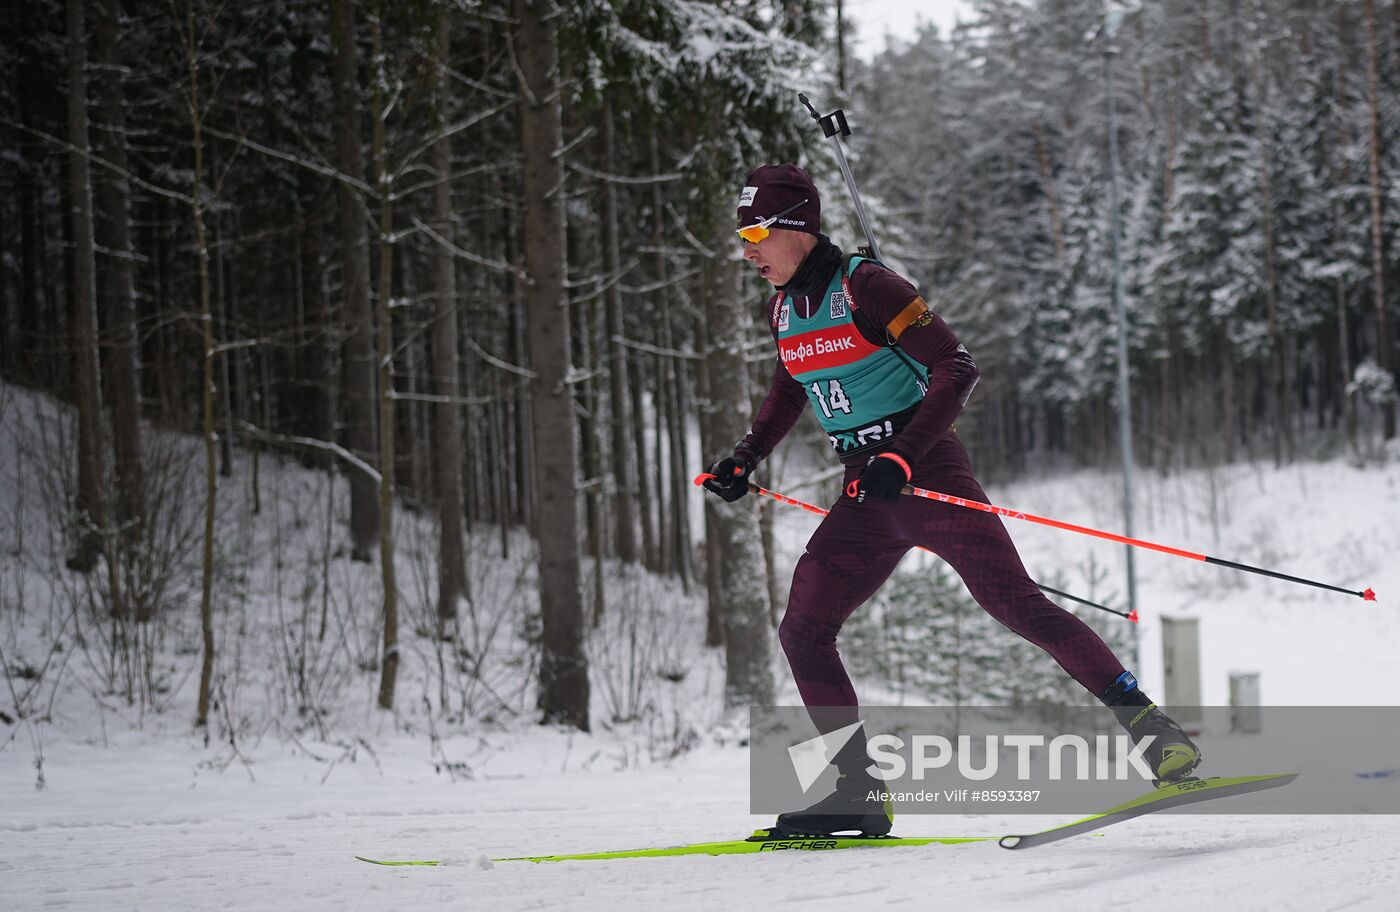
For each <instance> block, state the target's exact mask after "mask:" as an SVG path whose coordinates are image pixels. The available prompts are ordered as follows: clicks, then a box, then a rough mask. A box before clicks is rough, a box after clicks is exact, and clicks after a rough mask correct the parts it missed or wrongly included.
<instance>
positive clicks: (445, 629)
mask: <svg viewBox="0 0 1400 912" xmlns="http://www.w3.org/2000/svg"><path fill="white" fill-rule="evenodd" d="M451 34H452V32H451V20H450V18H449V17H448V15H447V7H446V6H439V7H438V13H437V60H436V65H435V66H433V67H432V91H433V99H434V105H435V108H436V111H435V113H436V115H437V128H438V131H439V134H440V135H439V138H438V140H437V142H436V143H434V144H433V167H434V168H435V169H436V170H437V173H438V183H437V185H436V186H435V187H434V188H433V230H434V231H436V232H437V233H438V234H440V235H441V236H442V237H444V238H446V239H448V240H452V237H453V230H452V185H451V184H450V183H449V182H448V177H449V176H450V175H451V173H452V140H451V139H450V138H449V137H447V136H444V135H441V133H442V131H443V130H444V129H445V128H446V125H447V110H446V109H447V103H448V94H447V92H446V89H445V87H444V85H443V76H442V73H443V69H444V68H446V67H447V66H448V62H449V57H450V53H451ZM433 267H434V268H433V298H434V300H435V302H436V309H435V311H434V314H435V316H434V319H433V388H434V391H435V392H436V393H437V394H438V395H439V396H442V397H444V401H442V402H439V403H437V404H436V405H435V406H434V408H433V411H434V415H433V449H434V453H435V458H434V462H435V463H436V468H437V481H438V483H437V507H438V531H439V539H438V541H439V561H438V605H437V614H438V628H439V630H438V632H439V634H440V635H443V636H448V635H451V634H452V632H453V631H454V630H455V627H456V624H457V603H458V602H459V601H461V600H462V598H463V597H464V596H465V595H466V592H467V565H466V544H465V542H463V540H462V422H461V417H460V414H461V413H460V409H461V405H459V404H458V403H457V402H456V401H455V400H456V399H457V391H458V372H459V370H460V367H459V365H458V363H457V263H456V261H455V259H454V258H453V255H452V251H450V250H448V249H447V248H445V247H444V246H443V245H441V244H439V245H438V246H437V247H436V248H435V249H434V253H433Z"/></svg>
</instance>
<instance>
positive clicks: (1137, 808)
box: [998, 773, 1298, 849]
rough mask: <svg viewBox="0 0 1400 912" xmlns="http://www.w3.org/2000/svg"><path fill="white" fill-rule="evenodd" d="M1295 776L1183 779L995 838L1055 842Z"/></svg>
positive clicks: (1018, 844) (1013, 844) (1018, 843)
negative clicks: (1071, 817) (1079, 814)
mask: <svg viewBox="0 0 1400 912" xmlns="http://www.w3.org/2000/svg"><path fill="white" fill-rule="evenodd" d="M1297 778H1298V774H1297V773H1271V774H1268V775H1263V776H1229V777H1220V776H1215V777H1212V778H1209V779H1186V780H1183V781H1181V782H1174V783H1171V784H1169V785H1163V786H1161V787H1160V788H1158V789H1157V791H1155V792H1150V793H1148V794H1146V795H1142V796H1139V797H1137V798H1134V799H1132V800H1131V801H1125V802H1123V803H1122V804H1119V805H1116V806H1114V807H1111V808H1109V809H1108V810H1106V811H1102V812H1100V813H1098V814H1092V815H1090V816H1088V817H1084V818H1082V819H1080V820H1073V821H1071V822H1069V823H1064V824H1061V825H1059V826H1056V827H1051V828H1050V829H1048V830H1041V831H1040V832H1038V833H1026V834H1024V835H1020V836H1003V837H1001V839H1000V840H998V844H999V845H1000V846H1001V847H1002V848H1003V849H1030V848H1034V847H1036V846H1041V845H1045V844H1047V843H1051V842H1058V841H1059V840H1061V839H1068V838H1069V837H1071V836H1078V835H1080V834H1081V833H1089V832H1093V831H1094V830H1099V829H1102V828H1103V827H1106V826H1112V825H1113V824H1115V823H1122V822H1123V821H1125V820H1132V819H1133V818H1134V817H1141V816H1143V815H1144V814H1154V813H1156V812H1158V811H1165V810H1167V809H1168V808H1174V807H1181V806H1182V805H1186V804H1195V803H1196V802H1199V801H1211V800H1214V799H1216V798H1229V797H1232V796H1234V795H1245V794H1248V793H1250V792H1260V791H1263V790H1264V789H1272V788H1281V787H1282V786H1285V785H1288V784H1289V783H1290V782H1292V781H1293V780H1294V779H1297Z"/></svg>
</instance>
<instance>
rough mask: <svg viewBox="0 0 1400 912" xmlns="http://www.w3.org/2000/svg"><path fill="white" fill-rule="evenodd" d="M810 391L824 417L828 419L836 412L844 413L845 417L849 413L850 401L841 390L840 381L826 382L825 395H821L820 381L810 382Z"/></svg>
mask: <svg viewBox="0 0 1400 912" xmlns="http://www.w3.org/2000/svg"><path fill="white" fill-rule="evenodd" d="M811 390H812V395H813V396H814V397H816V400H817V404H818V405H820V406H821V409H822V414H824V415H826V417H828V418H830V417H831V416H832V415H833V414H834V413H836V412H845V413H846V414H847V415H849V414H850V413H851V400H850V398H849V397H848V396H847V395H846V391H845V390H843V389H842V388H841V381H840V380H828V381H827V384H826V393H825V395H823V393H822V383H821V381H820V380H814V381H812V386H811Z"/></svg>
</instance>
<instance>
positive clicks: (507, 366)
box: [467, 338, 540, 380]
mask: <svg viewBox="0 0 1400 912" xmlns="http://www.w3.org/2000/svg"><path fill="white" fill-rule="evenodd" d="M467 347H468V348H470V349H471V350H472V351H474V352H476V353H477V354H478V355H480V356H481V360H483V361H485V362H486V363H487V364H490V365H492V366H494V367H499V368H500V369H501V370H503V371H509V372H510V373H512V374H517V375H519V376H521V377H525V378H526V379H528V380H538V379H540V375H539V374H537V373H535V372H534V371H532V370H530V369H529V368H528V367H518V366H517V365H514V364H511V363H510V362H509V361H502V360H501V359H500V358H497V357H496V356H495V355H493V354H491V353H490V352H488V351H486V349H484V348H482V347H481V346H480V345H477V344H476V340H475V339H470V338H469V339H467Z"/></svg>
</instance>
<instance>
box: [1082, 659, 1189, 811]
mask: <svg viewBox="0 0 1400 912" xmlns="http://www.w3.org/2000/svg"><path fill="white" fill-rule="evenodd" d="M1099 699H1100V700H1102V701H1103V703H1104V705H1105V706H1107V707H1108V708H1109V709H1111V710H1113V714H1114V715H1115V716H1117V717H1118V721H1119V723H1120V724H1121V725H1122V726H1123V727H1124V728H1125V729H1127V730H1128V736H1129V737H1131V738H1132V739H1133V742H1134V743H1137V742H1139V741H1142V740H1143V739H1144V738H1146V737H1147V736H1148V735H1153V736H1155V737H1154V739H1153V741H1152V744H1151V745H1150V746H1149V747H1148V748H1147V749H1146V750H1145V751H1143V752H1142V756H1143V759H1145V760H1146V761H1147V764H1148V765H1149V766H1150V767H1152V770H1153V772H1154V773H1155V774H1156V776H1157V785H1158V786H1159V787H1160V786H1162V785H1166V784H1170V783H1173V782H1180V781H1182V780H1183V779H1187V778H1189V777H1190V776H1191V771H1192V770H1194V769H1195V768H1196V766H1197V765H1198V764H1199V763H1200V762H1201V750H1200V748H1198V747H1197V746H1196V744H1195V742H1193V741H1192V740H1191V739H1190V738H1189V737H1188V736H1187V734H1186V732H1185V731H1184V730H1183V729H1182V727H1181V726H1180V725H1177V724H1176V722H1174V721H1173V720H1172V718H1171V717H1170V716H1168V715H1167V714H1166V713H1164V712H1162V711H1161V710H1160V709H1158V708H1157V704H1155V703H1153V702H1152V701H1151V700H1149V699H1148V698H1147V695H1146V694H1144V693H1143V692H1142V691H1141V690H1139V689H1138V686H1137V679H1136V678H1134V677H1133V675H1132V672H1128V671H1125V672H1123V673H1122V674H1121V675H1119V676H1118V680H1116V681H1114V682H1113V683H1112V684H1110V685H1109V686H1108V688H1107V689H1106V690H1105V691H1104V692H1103V693H1101V694H1099Z"/></svg>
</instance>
